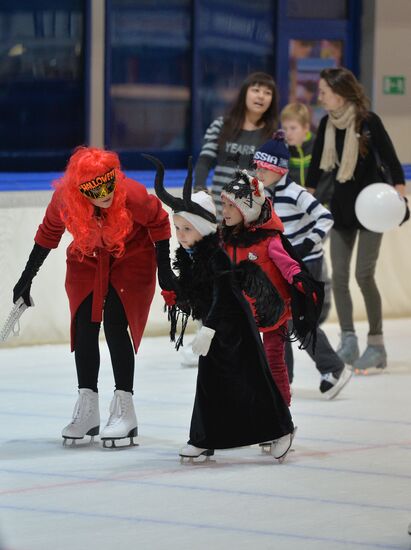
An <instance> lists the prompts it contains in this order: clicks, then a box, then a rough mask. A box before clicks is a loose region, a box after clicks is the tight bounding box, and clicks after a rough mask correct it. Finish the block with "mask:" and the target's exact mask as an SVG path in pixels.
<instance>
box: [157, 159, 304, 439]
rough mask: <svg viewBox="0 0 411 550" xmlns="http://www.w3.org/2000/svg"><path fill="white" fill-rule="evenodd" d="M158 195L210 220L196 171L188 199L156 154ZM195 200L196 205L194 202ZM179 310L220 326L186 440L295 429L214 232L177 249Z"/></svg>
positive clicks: (202, 371) (201, 371)
mask: <svg viewBox="0 0 411 550" xmlns="http://www.w3.org/2000/svg"><path fill="white" fill-rule="evenodd" d="M150 160H151V161H152V162H154V164H155V165H156V167H157V177H156V187H155V189H156V193H157V195H158V197H159V198H160V199H161V200H163V202H165V203H166V204H168V205H169V206H170V207H171V208H173V210H174V211H175V213H178V212H182V211H186V212H191V213H195V214H197V215H199V216H202V217H204V218H206V219H209V220H211V218H210V212H208V211H206V210H205V209H204V212H205V213H202V212H201V211H200V210H199V208H201V207H200V206H199V205H198V204H195V203H193V202H192V201H191V173H190V172H191V170H190V171H189V177H188V178H187V180H186V183H185V189H184V193H183V197H184V198H183V199H176V198H175V197H172V196H171V195H169V194H168V193H167V192H165V190H164V187H163V185H162V180H163V168H162V165H161V163H159V161H157V159H153V158H150ZM193 204H194V207H193ZM174 268H175V270H176V271H177V275H178V286H179V289H180V290H179V291H178V293H177V307H178V306H180V307H181V309H182V310H183V311H185V312H186V313H188V314H190V315H192V317H193V318H194V319H198V320H201V321H202V323H203V325H204V326H207V327H209V328H211V329H213V330H215V334H214V338H213V340H212V342H211V346H210V349H209V351H208V353H207V355H206V356H200V358H199V366H198V376H197V388H196V395H195V402H194V408H193V414H192V419H191V427H190V440H189V444H190V445H194V446H195V447H199V448H204V449H224V448H231V447H241V446H245V445H252V444H255V443H260V442H263V441H270V440H274V439H278V438H280V437H282V436H284V435H286V434H289V433H291V432H292V431H293V423H292V419H291V415H290V412H289V409H288V407H287V405H286V404H285V402H284V400H283V398H282V397H281V394H280V392H279V390H278V388H277V386H276V385H275V383H274V381H273V379H272V376H271V373H270V370H269V368H268V364H267V359H266V356H265V352H264V348H263V345H262V342H261V338H260V335H259V333H258V330H257V327H256V324H255V321H254V318H253V315H252V312H251V308H250V306H249V304H248V302H247V301H246V300H245V298H244V296H243V294H242V292H241V289H240V288H239V286H238V283H237V281H236V278H235V274H234V271H233V266H232V263H231V261H230V259H229V257H228V256H227V254H226V253H225V252H224V251H223V250H222V248H221V247H220V242H219V237H218V235H217V234H211V235H208V236H206V237H203V239H202V240H201V241H199V242H197V243H196V244H195V246H194V248H193V250H192V251H191V252H188V251H187V250H185V249H184V248H183V247H179V248H178V249H177V251H176V259H175V262H174Z"/></svg>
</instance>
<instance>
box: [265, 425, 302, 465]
mask: <svg viewBox="0 0 411 550" xmlns="http://www.w3.org/2000/svg"><path fill="white" fill-rule="evenodd" d="M296 433H297V426H295V428H294V430H293V431H292V432H291V433H289V434H287V435H283V436H282V437H279V438H278V439H274V441H273V443H272V445H271V454H272V455H273V457H274V458H276V459H277V460H278V462H280V464H282V463H283V462H284V460H285V457H286V456H287V455H288V453H289V452H290V450H291V445H292V444H293V440H294V437H295V434H296Z"/></svg>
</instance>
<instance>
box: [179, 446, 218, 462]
mask: <svg viewBox="0 0 411 550" xmlns="http://www.w3.org/2000/svg"><path fill="white" fill-rule="evenodd" d="M213 455H214V449H205V450H204V451H203V452H202V453H200V454H199V455H196V456H190V455H183V454H181V453H180V464H184V463H185V464H204V463H205V462H215V461H211V460H210V457H211V456H213Z"/></svg>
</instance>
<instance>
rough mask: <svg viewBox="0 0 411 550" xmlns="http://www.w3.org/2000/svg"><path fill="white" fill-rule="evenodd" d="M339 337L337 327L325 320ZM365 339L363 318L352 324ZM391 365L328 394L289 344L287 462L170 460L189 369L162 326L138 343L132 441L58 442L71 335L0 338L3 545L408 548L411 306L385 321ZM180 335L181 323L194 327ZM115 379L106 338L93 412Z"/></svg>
mask: <svg viewBox="0 0 411 550" xmlns="http://www.w3.org/2000/svg"><path fill="white" fill-rule="evenodd" d="M325 330H326V332H327V334H328V335H329V336H330V340H331V341H332V342H333V343H334V344H337V341H338V335H337V326H336V325H333V324H326V325H325ZM358 334H359V337H360V344H361V349H363V348H364V342H365V338H366V325H365V324H364V323H359V324H358ZM385 337H386V347H387V351H388V358H389V368H388V369H387V371H386V372H385V373H384V374H381V375H376V376H368V377H355V378H353V379H352V380H351V381H350V383H349V384H348V385H347V387H346V388H345V389H344V390H343V392H342V393H341V394H340V396H338V397H337V398H336V399H335V400H334V401H324V400H323V399H322V398H321V395H320V393H319V391H318V385H319V374H318V372H317V371H316V370H315V368H314V366H313V364H312V363H311V361H310V359H309V357H308V355H307V354H306V353H305V352H302V351H298V350H297V351H296V366H295V371H296V375H295V382H294V385H293V391H294V395H293V403H292V409H291V410H292V414H293V418H294V422H295V424H296V425H297V426H298V433H297V436H296V439H295V443H294V448H295V451H294V452H293V453H291V454H290V455H289V457H288V459H287V461H286V462H285V463H284V464H278V463H277V462H276V461H275V460H274V459H273V458H272V457H270V456H267V455H263V454H262V453H261V451H260V450H259V448H258V447H257V446H252V447H246V448H239V449H232V450H227V451H216V454H215V456H214V457H213V461H210V462H207V463H204V464H195V465H191V464H180V462H179V458H178V450H179V447H180V446H181V445H183V444H184V443H185V442H186V440H187V437H188V428H189V422H190V416H191V408H192V403H193V397H194V389H195V379H196V369H195V368H183V367H182V366H181V365H180V362H179V354H178V353H176V352H175V351H174V350H173V347H172V345H171V344H170V343H169V342H168V339H167V338H165V337H164V338H163V337H161V338H144V339H143V342H142V346H141V349H140V353H139V355H138V357H137V363H136V375H135V396H134V400H135V404H136V410H137V416H138V419H139V437H138V442H139V446H138V447H134V448H127V449H121V450H109V449H103V448H102V447H101V443H100V441H99V440H98V438H97V439H96V442H95V444H94V445H92V446H89V445H84V444H83V445H79V446H77V447H76V448H71V447H69V448H64V447H63V446H62V440H61V436H60V433H61V429H62V428H63V426H65V425H66V424H67V423H68V422H69V420H70V418H71V414H72V411H73V407H74V404H75V401H76V383H75V368H74V357H73V356H72V355H71V354H70V353H69V347H68V345H59V346H38V347H20V348H4V349H0V375H1V384H0V395H1V404H0V422H1V431H0V445H1V446H0V479H1V485H0V493H1V497H0V514H1V515H0V530H1V543H0V546H1V550H72V549H76V550H83V549H84V550H86V549H87V550H89V549H94V548H95V549H98V550H106V549H107V550H108V549H117V548H118V549H120V548H124V549H128V548H130V549H134V548H136V549H142V550H146V549H150V550H151V549H152V550H162V549H167V550H203V549H204V550H205V549H207V550H208V549H212V550H223V549H224V550H226V549H228V550H231V549H239V550H250V549H252V550H254V549H258V550H269V549H270V550H271V549H275V550H282V549H287V550H300V549H303V550H314V549H315V550H334V549H336V550H338V549H347V550H355V549H362V548H363V549H366V548H387V549H388V548H395V549H409V548H411V537H410V536H409V535H408V534H407V527H408V524H409V523H410V522H411V349H410V348H411V319H409V320H404V319H398V320H389V321H386V322H385ZM190 339H191V336H188V337H187V340H188V341H190ZM112 391H113V381H112V373H111V367H110V362H109V356H108V351H107V348H106V345H105V343H103V344H102V365H101V373H100V412H101V416H102V423H105V421H106V419H107V417H108V408H109V403H110V400H111V397H112Z"/></svg>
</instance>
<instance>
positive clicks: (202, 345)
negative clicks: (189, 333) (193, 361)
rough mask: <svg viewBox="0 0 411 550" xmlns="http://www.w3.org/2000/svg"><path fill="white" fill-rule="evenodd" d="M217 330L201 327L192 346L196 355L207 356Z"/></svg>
mask: <svg viewBox="0 0 411 550" xmlns="http://www.w3.org/2000/svg"><path fill="white" fill-rule="evenodd" d="M214 334H215V330H213V329H212V328H209V327H201V328H200V330H199V331H198V332H197V334H196V335H195V337H194V340H193V343H192V344H191V347H192V350H193V353H195V354H196V355H207V353H208V350H209V349H210V346H211V340H212V339H213V338H214Z"/></svg>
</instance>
